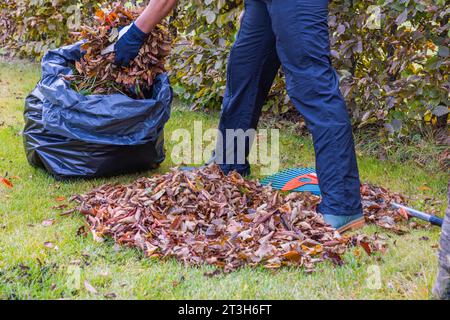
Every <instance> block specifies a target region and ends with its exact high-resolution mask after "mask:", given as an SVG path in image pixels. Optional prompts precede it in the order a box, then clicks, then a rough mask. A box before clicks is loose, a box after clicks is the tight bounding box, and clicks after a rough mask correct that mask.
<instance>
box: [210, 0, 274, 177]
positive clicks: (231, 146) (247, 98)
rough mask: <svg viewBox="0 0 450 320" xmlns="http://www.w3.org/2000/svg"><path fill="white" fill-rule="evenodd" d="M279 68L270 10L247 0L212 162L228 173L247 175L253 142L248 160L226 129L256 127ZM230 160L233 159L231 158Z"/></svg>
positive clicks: (230, 64) (258, 1)
mask: <svg viewBox="0 0 450 320" xmlns="http://www.w3.org/2000/svg"><path fill="white" fill-rule="evenodd" d="M279 67H280V62H279V59H278V55H277V52H276V49H275V36H274V34H273V32H272V29H271V22H270V17H269V13H268V12H267V8H266V6H265V4H264V2H263V1H261V0H246V1H245V13H244V15H243V17H242V22H241V28H240V30H239V34H238V37H237V40H236V42H235V44H234V46H233V48H232V49H231V52H230V57H229V61H228V68H227V87H226V92H225V96H224V101H223V106H222V113H221V118H220V124H219V131H220V133H221V135H222V138H223V140H221V139H218V143H217V147H216V151H215V156H214V157H213V161H214V162H216V163H218V164H219V165H220V167H221V169H222V170H223V172H224V173H225V174H228V173H229V172H230V171H233V170H236V171H237V172H239V173H241V174H243V175H247V174H249V172H250V165H249V163H248V161H247V157H248V154H249V150H250V147H251V145H250V144H251V141H249V140H250V139H249V138H248V137H247V138H246V139H245V148H244V149H245V157H244V158H245V161H243V163H241V162H240V159H239V158H240V157H238V154H237V144H238V143H239V140H238V139H237V138H232V139H227V130H237V129H241V130H243V131H244V132H246V131H247V130H249V129H256V127H257V124H258V120H259V117H260V115H261V109H262V106H263V104H264V101H265V99H266V98H267V95H268V93H269V90H270V87H271V86H272V83H273V80H274V78H275V76H276V74H277V72H278V69H279ZM230 160H231V161H230Z"/></svg>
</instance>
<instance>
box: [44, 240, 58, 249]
mask: <svg viewBox="0 0 450 320" xmlns="http://www.w3.org/2000/svg"><path fill="white" fill-rule="evenodd" d="M44 247H46V248H49V249H53V248H55V244H54V243H53V242H50V241H46V242H44Z"/></svg>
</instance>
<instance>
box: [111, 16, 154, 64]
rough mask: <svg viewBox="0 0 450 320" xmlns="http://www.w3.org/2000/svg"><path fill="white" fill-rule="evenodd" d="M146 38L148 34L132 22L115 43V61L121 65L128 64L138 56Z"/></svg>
mask: <svg viewBox="0 0 450 320" xmlns="http://www.w3.org/2000/svg"><path fill="white" fill-rule="evenodd" d="M146 39H147V34H146V33H144V32H142V31H141V30H140V29H139V28H138V27H137V26H136V25H135V24H134V23H132V24H131V27H130V28H129V29H128V31H127V32H126V33H125V34H124V35H123V36H122V37H121V38H120V39H119V40H118V41H117V42H116V44H115V45H114V51H115V52H116V58H115V61H114V63H115V64H116V65H119V66H124V67H126V66H128V65H129V64H130V61H131V60H133V59H134V58H136V56H137V55H138V53H139V50H140V49H141V47H142V45H143V44H144V42H145V40H146Z"/></svg>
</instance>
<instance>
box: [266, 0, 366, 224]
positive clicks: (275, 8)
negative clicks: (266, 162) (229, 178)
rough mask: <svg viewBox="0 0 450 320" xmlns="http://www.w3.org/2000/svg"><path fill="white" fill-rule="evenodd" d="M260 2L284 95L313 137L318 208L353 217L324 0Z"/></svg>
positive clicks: (358, 211) (354, 187)
mask: <svg viewBox="0 0 450 320" xmlns="http://www.w3.org/2000/svg"><path fill="white" fill-rule="evenodd" d="M265 1H266V4H267V7H268V10H269V13H270V17H271V19H272V28H273V31H274V33H275V35H276V39H277V44H276V45H277V50H278V56H279V58H280V60H281V64H282V67H283V70H284V72H285V74H286V83H287V90H288V93H289V96H290V98H291V100H292V102H293V103H294V105H295V107H296V108H297V110H298V111H299V112H300V113H301V114H302V115H303V116H304V118H305V120H306V122H307V126H308V128H309V130H310V132H311V133H312V136H313V141H314V147H315V152H316V166H317V174H318V178H319V183H320V188H321V191H322V197H323V198H322V202H321V204H320V205H319V208H318V211H319V212H320V213H322V214H323V215H338V216H358V217H359V216H360V215H362V206H361V196H360V180H359V173H358V167H357V162H356V155H355V147H354V142H353V135H352V127H351V122H350V118H349V113H348V110H347V107H346V104H345V101H344V99H343V97H342V95H341V92H340V90H339V79H338V75H337V73H336V71H335V70H334V68H333V67H332V65H331V59H330V44H329V35H328V21H327V20H328V0H265ZM360 220H361V219H360ZM362 222H363V221H362Z"/></svg>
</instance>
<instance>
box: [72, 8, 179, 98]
mask: <svg viewBox="0 0 450 320" xmlns="http://www.w3.org/2000/svg"><path fill="white" fill-rule="evenodd" d="M112 8H113V9H102V10H98V11H97V13H96V16H95V21H96V22H95V24H94V27H89V26H83V27H81V32H78V33H76V35H77V36H78V37H79V38H80V39H81V40H84V41H85V42H84V43H83V45H82V47H81V48H82V50H83V51H85V52H86V53H85V54H84V56H83V58H82V59H81V60H80V61H77V62H76V63H75V69H76V70H75V72H74V73H75V74H74V75H73V76H70V77H67V79H68V80H70V81H71V84H72V87H73V88H74V89H75V90H77V91H78V92H81V93H84V94H111V93H122V94H126V95H128V96H131V97H135V98H145V93H146V92H149V90H150V88H151V87H152V85H153V82H154V79H155V78H156V76H158V75H159V74H161V73H164V72H165V69H164V64H165V59H166V57H167V55H168V54H169V53H170V50H171V35H170V32H169V30H168V28H167V25H165V24H160V25H158V26H156V27H155V29H154V30H153V31H152V32H151V33H150V34H149V36H148V38H147V40H146V42H145V44H144V45H143V46H142V48H141V50H140V51H139V54H138V56H137V57H136V58H135V59H134V60H133V61H131V63H130V65H129V66H128V67H119V66H116V65H114V57H115V54H114V53H113V52H112V53H108V54H105V55H102V54H101V51H102V50H103V49H105V48H106V47H108V46H109V45H110V44H112V43H115V42H116V41H117V40H118V37H119V29H120V27H125V26H127V25H129V24H130V23H131V22H133V21H134V20H135V19H136V18H137V17H138V16H139V14H140V13H141V11H142V8H138V7H136V8H131V9H127V8H124V7H123V6H122V5H120V4H118V5H114V6H112Z"/></svg>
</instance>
